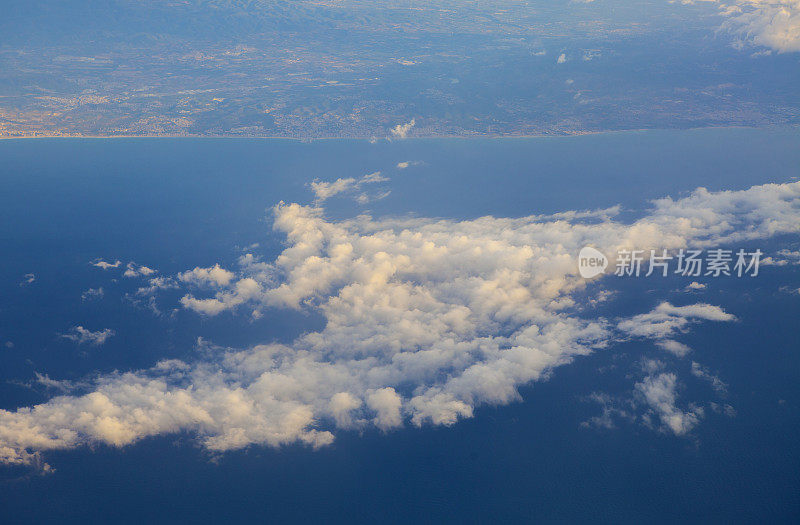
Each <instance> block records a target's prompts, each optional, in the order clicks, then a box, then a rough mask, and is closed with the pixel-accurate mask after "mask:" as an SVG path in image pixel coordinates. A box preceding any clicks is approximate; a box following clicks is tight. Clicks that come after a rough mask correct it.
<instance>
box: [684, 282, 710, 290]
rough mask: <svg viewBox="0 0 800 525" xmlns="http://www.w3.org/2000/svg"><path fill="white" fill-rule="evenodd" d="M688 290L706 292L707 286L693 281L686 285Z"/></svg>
mask: <svg viewBox="0 0 800 525" xmlns="http://www.w3.org/2000/svg"><path fill="white" fill-rule="evenodd" d="M686 289H687V290H705V289H706V285H705V284H703V283H698V282H697V281H692V282H690V283H689V284H687V285H686Z"/></svg>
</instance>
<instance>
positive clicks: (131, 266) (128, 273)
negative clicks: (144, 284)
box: [122, 261, 157, 277]
mask: <svg viewBox="0 0 800 525" xmlns="http://www.w3.org/2000/svg"><path fill="white" fill-rule="evenodd" d="M156 272H157V270H154V269H152V268H148V267H147V266H139V265H137V264H136V263H135V262H133V261H131V262H129V263H128V265H127V266H126V268H125V273H123V274H122V275H124V276H125V277H147V276H149V275H153V274H154V273H156Z"/></svg>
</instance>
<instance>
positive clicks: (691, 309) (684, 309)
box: [617, 302, 736, 353]
mask: <svg viewBox="0 0 800 525" xmlns="http://www.w3.org/2000/svg"><path fill="white" fill-rule="evenodd" d="M734 319H736V318H735V317H734V316H733V315H731V314H729V313H726V312H725V311H724V310H722V308H720V307H719V306H714V305H710V304H704V303H698V304H693V305H689V306H673V305H671V304H670V303H668V302H663V303H661V304H659V305H658V306H657V307H656V308H655V309H653V311H651V312H648V313H646V314H639V315H636V316H634V317H631V318H630V319H625V320H623V321H620V322H619V323H618V325H617V328H619V329H620V330H621V331H622V332H625V333H627V334H629V335H632V336H635V337H650V338H655V339H663V338H667V337H671V336H672V335H674V334H676V333H681V332H684V331H685V330H686V328H687V327H688V325H689V323H690V322H691V321H693V320H707V321H733V320H734ZM673 343H674V341H673ZM667 346H668V347H671V348H672V349H673V350H675V349H677V348H678V347H677V346H675V345H674V344H669V343H667ZM662 348H665V347H664V346H662ZM665 349H668V348H665ZM670 351H672V350H670ZM673 353H674V352H673Z"/></svg>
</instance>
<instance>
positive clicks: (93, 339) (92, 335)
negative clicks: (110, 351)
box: [61, 326, 114, 346]
mask: <svg viewBox="0 0 800 525" xmlns="http://www.w3.org/2000/svg"><path fill="white" fill-rule="evenodd" d="M113 335H114V330H111V329H110V328H106V329H104V330H98V331H96V332H92V331H91V330H87V329H86V328H84V327H82V326H73V327H72V328H70V329H69V331H68V332H67V333H66V334H61V337H63V338H64V339H69V340H70V341H74V342H76V343H78V344H79V345H82V344H89V345H92V346H100V345H102V344H103V343H105V342H106V341H107V340H108V338H109V337H111V336H113Z"/></svg>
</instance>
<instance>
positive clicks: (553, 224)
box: [0, 183, 800, 463]
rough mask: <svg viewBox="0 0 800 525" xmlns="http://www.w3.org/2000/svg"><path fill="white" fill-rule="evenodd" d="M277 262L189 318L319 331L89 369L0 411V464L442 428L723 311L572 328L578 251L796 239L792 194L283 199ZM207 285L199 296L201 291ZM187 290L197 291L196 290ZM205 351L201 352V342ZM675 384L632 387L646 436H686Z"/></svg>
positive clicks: (661, 313) (251, 270)
mask: <svg viewBox="0 0 800 525" xmlns="http://www.w3.org/2000/svg"><path fill="white" fill-rule="evenodd" d="M274 215H275V219H274V228H275V229H276V230H277V231H278V232H280V233H282V234H283V235H284V236H285V237H286V243H287V246H286V248H285V249H284V251H283V252H282V253H281V254H280V255H279V256H278V257H277V258H276V259H275V260H273V261H270V262H261V261H259V260H258V259H257V258H256V257H254V256H252V255H246V256H244V257H242V259H241V261H240V262H241V265H240V268H239V269H238V271H237V272H236V276H235V277H234V278H232V279H231V280H230V281H229V283H228V284H227V285H221V286H219V287H218V288H216V289H214V290H211V291H209V292H207V293H209V294H211V295H210V296H207V297H194V296H193V295H186V296H184V297H183V298H182V299H181V303H182V304H183V306H184V307H185V308H188V309H192V310H195V311H197V312H199V313H202V314H206V315H215V314H219V313H220V312H223V311H228V310H230V311H234V310H238V309H243V308H245V307H247V311H248V312H251V311H253V309H259V310H260V309H262V308H265V309H266V308H293V309H297V310H301V311H307V310H313V311H316V312H317V313H318V314H319V315H321V316H322V317H323V318H324V320H325V323H324V327H323V328H322V329H320V330H317V331H311V332H308V333H304V334H302V335H300V336H299V337H297V339H295V340H294V341H292V342H291V343H288V344H277V343H270V344H265V345H257V346H254V347H250V348H243V349H231V348H213V351H208V352H201V355H204V356H206V357H204V358H202V359H199V360H197V361H194V362H185V361H178V360H169V361H163V362H160V363H158V364H156V365H155V366H153V367H152V368H150V369H146V370H138V371H131V372H127V373H117V374H110V375H105V376H101V377H99V378H98V379H97V380H96V384H95V386H94V388H93V389H91V392H89V393H88V394H85V395H64V396H59V397H55V398H53V399H51V400H50V401H48V402H46V403H42V404H40V405H36V406H33V407H23V408H19V409H17V410H0V460H2V461H6V462H12V463H14V462H16V463H25V462H32V461H34V459H32V458H33V457H35V454H36V453H37V452H40V451H46V450H50V449H63V448H72V447H77V446H81V445H86V444H96V443H105V444H108V445H112V446H122V445H126V444H129V443H133V442H135V441H137V440H139V439H141V438H143V437H146V436H153V435H160V434H167V433H174V432H190V433H192V434H194V435H196V436H197V438H198V440H199V441H200V443H201V444H202V445H203V446H204V447H205V448H207V449H208V450H212V451H224V450H231V449H239V448H243V447H246V446H248V445H252V444H266V445H274V446H278V445H281V444H285V443H294V442H300V443H306V444H308V445H310V446H314V447H316V446H323V445H326V444H328V443H330V442H331V441H332V440H333V439H334V433H335V432H336V431H337V429H340V428H352V427H354V426H359V427H365V428H369V427H373V428H376V429H380V430H382V431H391V430H392V429H395V428H397V427H400V426H402V425H404V424H406V423H408V422H410V423H411V424H413V425H424V424H435V425H451V424H454V423H455V422H457V421H458V420H459V419H462V418H468V417H472V415H473V413H474V409H475V408H476V407H477V406H479V405H482V404H494V405H499V404H505V403H509V402H513V401H515V400H518V399H519V398H520V395H519V392H518V388H519V387H520V386H521V385H524V384H527V383H530V382H532V381H536V380H538V379H540V378H542V377H546V376H547V375H548V374H549V373H551V372H552V371H553V370H554V369H555V368H556V367H558V366H562V365H565V364H567V363H569V362H571V361H572V360H574V359H575V358H577V357H578V356H583V355H587V354H589V353H591V352H592V351H593V350H595V349H597V348H603V347H605V346H608V345H609V344H611V343H613V342H614V341H615V340H617V339H618V338H619V334H620V333H621V334H625V335H627V336H639V337H655V338H657V339H669V336H671V335H673V334H675V333H680V332H681V331H683V330H685V329H686V326H688V325H689V324H690V323H692V322H696V321H699V320H713V321H728V320H731V319H732V318H733V316H731V315H730V314H728V313H726V312H724V311H723V310H722V309H721V308H718V307H715V306H713V305H708V304H695V305H687V306H675V305H672V304H670V303H661V304H659V305H657V306H656V307H655V308H654V309H653V310H652V311H651V312H649V313H646V314H641V316H634V317H632V318H631V319H628V320H620V321H617V322H614V323H612V322H609V321H606V320H604V319H592V318H583V317H581V316H580V315H579V314H580V311H581V310H580V309H579V308H578V307H577V305H576V300H575V294H576V293H579V292H582V291H585V289H586V287H587V286H592V287H600V286H602V280H601V281H599V282H598V281H592V282H591V283H587V281H585V280H584V279H582V278H581V277H580V276H579V274H578V268H577V254H578V252H579V250H580V248H581V247H583V246H585V245H588V244H591V245H593V246H597V247H598V249H600V250H601V251H603V252H605V253H616V251H617V249H618V248H620V247H627V248H636V247H639V248H664V249H674V248H680V247H686V246H687V245H689V244H691V245H692V246H694V247H697V246H700V247H702V246H703V245H714V246H717V245H719V244H723V243H729V242H734V241H740V240H745V239H757V238H766V237H769V236H774V235H778V234H788V233H795V234H796V233H798V231H799V230H800V220H799V219H800V183H793V184H773V185H765V186H757V187H754V188H751V189H749V190H745V191H739V192H718V193H711V192H708V191H706V190H702V189H700V190H697V191H695V192H694V193H692V194H691V195H690V196H688V197H686V198H684V199H680V200H672V199H660V200H658V201H655V202H654V203H653V206H652V209H651V210H650V212H649V213H648V214H647V215H645V216H644V217H642V218H641V219H639V220H637V221H635V222H633V223H623V222H618V221H616V220H614V218H613V214H612V213H609V212H608V211H604V212H603V213H594V214H589V215H591V216H592V220H590V221H587V220H585V216H586V214H585V213H582V212H571V213H565V214H561V215H559V216H558V217H554V216H551V217H549V218H542V217H539V216H534V217H522V218H496V217H482V218H478V219H474V220H467V221H454V220H442V219H428V218H414V217H412V218H407V217H405V218H404V217H401V218H386V219H375V218H372V217H369V216H366V215H363V216H358V217H356V218H353V219H349V220H342V221H333V220H329V219H327V218H326V217H325V214H324V210H323V209H322V208H319V207H315V206H302V205H299V204H284V203H281V204H279V205H277V206H276V207H275V208H274ZM212 292H213V293H212ZM198 293H199V292H198ZM203 344H204V345H205V344H206V343H203ZM678 387H679V385H678V383H677V378H676V377H674V376H671V375H670V374H669V373H667V372H664V371H663V370H657V369H655V368H654V369H653V370H652V373H649V375H648V377H647V378H645V379H644V380H642V381H641V382H640V383H639V384H638V386H637V387H636V388H637V392H638V393H639V394H638V395H639V396H640V399H641V400H642V401H641V402H642V403H645V404H646V406H647V407H649V408H648V410H649V411H651V413H652V417H653V421H654V425H656V424H657V425H658V426H659V427H661V426H663V427H666V428H668V429H670V430H671V431H672V432H675V433H676V434H685V433H686V432H688V431H689V430H690V429H691V428H692V427H693V426H694V425H695V424H696V423H697V422H698V421H699V419H700V417H701V413H700V410H699V409H695V408H693V407H691V406H689V407H679V406H678V404H677V391H678Z"/></svg>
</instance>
